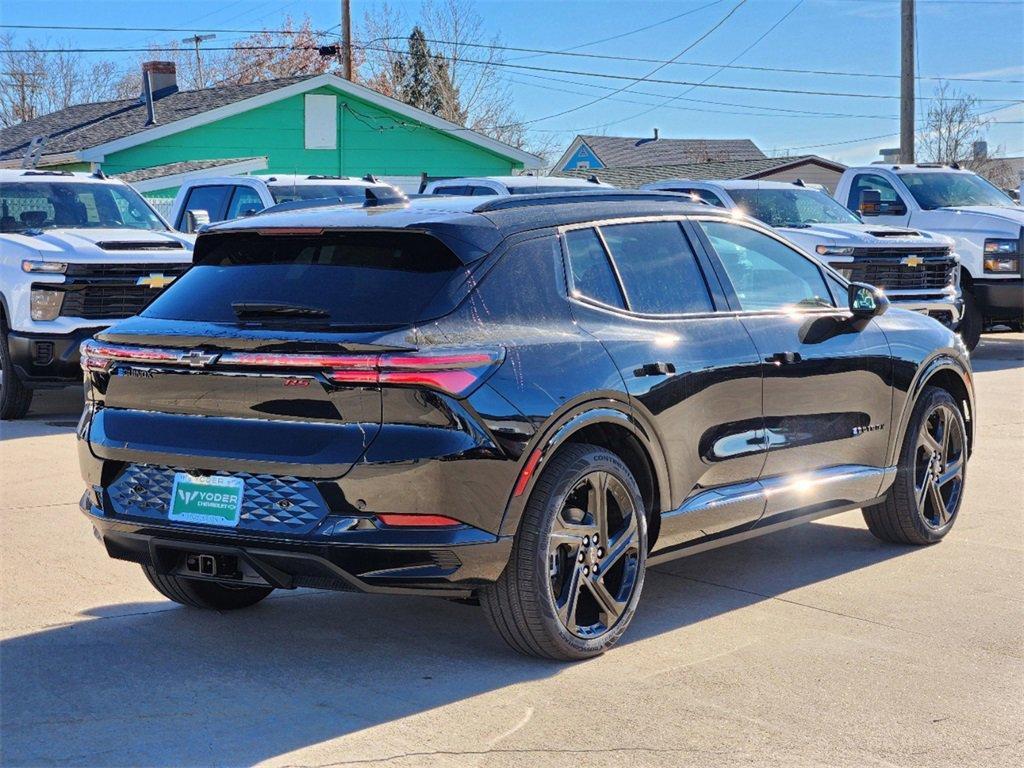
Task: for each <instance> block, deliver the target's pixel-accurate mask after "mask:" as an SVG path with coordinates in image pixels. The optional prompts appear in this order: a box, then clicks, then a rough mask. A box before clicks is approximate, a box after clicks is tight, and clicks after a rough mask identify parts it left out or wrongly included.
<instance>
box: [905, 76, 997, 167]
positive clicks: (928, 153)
mask: <svg viewBox="0 0 1024 768" xmlns="http://www.w3.org/2000/svg"><path fill="white" fill-rule="evenodd" d="M977 111H978V101H977V99H975V98H974V97H973V96H971V95H969V94H965V93H961V92H960V91H957V90H954V89H952V88H951V87H950V86H949V84H948V83H945V82H943V83H939V86H938V87H937V88H936V89H935V96H934V98H933V100H932V103H931V105H930V106H929V107H928V113H927V115H926V116H925V121H924V127H923V129H922V130H921V133H920V135H919V137H918V144H919V146H920V147H921V157H922V159H924V160H925V161H926V162H930V163H945V164H950V163H964V162H967V161H969V160H970V159H971V158H972V157H973V156H974V145H975V142H978V141H981V140H982V138H983V136H984V129H985V127H986V126H987V125H988V121H987V120H985V119H984V118H983V117H981V116H980V115H978V113H977Z"/></svg>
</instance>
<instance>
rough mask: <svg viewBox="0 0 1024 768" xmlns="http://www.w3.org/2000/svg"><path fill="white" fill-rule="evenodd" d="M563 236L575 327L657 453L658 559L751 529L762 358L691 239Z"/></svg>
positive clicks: (580, 229) (589, 232) (585, 232)
mask: <svg viewBox="0 0 1024 768" xmlns="http://www.w3.org/2000/svg"><path fill="white" fill-rule="evenodd" d="M562 240H563V247H564V249H565V254H566V259H567V270H566V272H567V281H568V283H569V286H570V296H571V300H572V304H573V312H574V315H575V317H576V319H577V322H579V323H580V325H581V326H582V327H583V328H584V329H585V330H587V331H589V332H590V333H591V334H593V335H594V336H595V337H597V339H598V340H600V341H601V342H602V344H603V345H604V347H605V349H607V351H608V353H609V354H610V356H611V358H612V359H613V361H614V362H615V365H616V367H617V368H618V369H619V372H620V374H621V376H622V380H623V382H624V383H625V387H626V390H627V392H628V393H629V396H630V399H631V402H632V405H633V408H634V410H635V412H636V414H637V418H638V419H639V421H640V422H641V423H642V424H643V425H645V426H644V428H645V429H647V430H649V431H650V432H652V433H653V437H654V438H655V439H656V440H657V442H658V443H659V444H660V445H661V447H662V450H663V452H664V454H665V459H666V462H667V464H668V469H669V475H670V484H671V488H670V495H671V498H672V509H670V510H664V511H663V514H662V517H661V519H660V526H661V531H660V535H659V537H658V542H659V551H661V550H664V549H665V548H668V547H672V546H678V545H681V544H684V543H685V542H687V541H690V540H693V539H696V538H701V537H704V536H706V535H711V534H714V533H717V532H720V531H725V530H729V529H734V528H742V527H748V526H750V525H752V524H753V523H754V522H756V520H757V519H758V518H759V517H760V516H761V513H762V511H763V508H764V500H763V497H761V496H760V495H759V494H758V493H757V492H756V490H757V488H756V482H757V478H758V475H759V474H760V471H761V468H762V465H763V464H764V458H765V445H764V431H763V420H762V415H761V371H760V360H759V358H758V356H757V351H756V349H755V348H754V345H753V342H752V341H751V339H750V337H749V335H748V334H747V333H746V332H745V331H744V329H743V326H742V324H741V322H740V320H739V319H738V318H737V317H735V316H733V315H729V314H723V313H719V312H716V309H718V308H719V307H721V306H723V305H724V301H725V299H724V295H723V293H722V289H721V286H720V285H719V284H718V281H717V278H716V277H715V275H714V273H713V272H712V271H710V266H709V264H708V263H707V262H706V261H704V259H705V257H704V256H703V254H699V253H698V251H697V250H695V249H694V247H693V245H692V232H690V231H689V230H688V227H687V226H685V225H684V223H683V222H681V221H679V220H677V219H661V218H659V219H649V220H643V221H631V222H605V223H598V224H597V225H591V224H588V225H583V226H574V227H570V228H567V229H566V230H564V231H563V232H562ZM708 278H710V280H709V279H708Z"/></svg>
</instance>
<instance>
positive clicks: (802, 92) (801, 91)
mask: <svg viewBox="0 0 1024 768" xmlns="http://www.w3.org/2000/svg"><path fill="white" fill-rule="evenodd" d="M362 48H363V50H368V51H379V52H381V53H392V54H396V53H397V54H398V55H403V56H408V55H409V54H408V53H402V52H399V51H393V50H390V49H387V48H375V47H372V46H362ZM459 62H460V63H462V64H473V65H479V66H487V67H506V68H510V69H522V70H527V71H530V72H547V73H552V74H558V75H578V76H581V77H599V78H605V79H609V80H628V81H630V82H631V83H637V82H645V83H653V84H657V85H692V86H696V87H699V88H719V89H722V90H728V91H750V92H754V93H788V94H796V95H799V96H835V97H841V98H847V99H899V95H889V94H878V93H853V92H844V91H810V90H807V89H805V88H769V87H764V86H753V85H736V84H731V83H730V84H725V83H716V84H713V85H712V84H703V83H699V82H694V81H692V80H671V79H668V78H655V77H650V76H649V75H648V76H646V77H644V78H637V77H633V76H630V75H615V74H610V73H606V72H589V71H586V70H578V69H558V68H554V67H537V66H533V65H529V64H511V63H509V62H498V61H483V60H481V59H466V58H460V59H459ZM923 98H927V99H929V100H934V97H923ZM975 101H978V102H990V103H1005V102H1007V101H1012V102H1015V103H1016V102H1022V103H1024V99H991V98H987V99H981V98H978V99H975Z"/></svg>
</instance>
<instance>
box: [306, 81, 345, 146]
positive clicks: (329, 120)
mask: <svg viewBox="0 0 1024 768" xmlns="http://www.w3.org/2000/svg"><path fill="white" fill-rule="evenodd" d="M337 148H338V97H337V96H330V95H327V94H319V93H311V94H307V95H306V149H337Z"/></svg>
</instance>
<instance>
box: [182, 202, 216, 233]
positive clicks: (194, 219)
mask: <svg viewBox="0 0 1024 768" xmlns="http://www.w3.org/2000/svg"><path fill="white" fill-rule="evenodd" d="M209 223H210V212H209V211H204V210H203V209H202V208H196V209H195V210H194V211H185V231H186V232H188V233H190V234H191V233H193V232H195V231H196V230H198V229H199V228H200V227H201V226H203V225H204V224H209Z"/></svg>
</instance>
